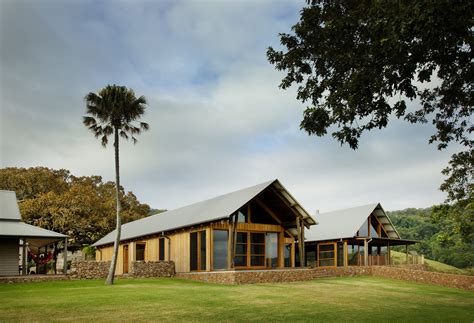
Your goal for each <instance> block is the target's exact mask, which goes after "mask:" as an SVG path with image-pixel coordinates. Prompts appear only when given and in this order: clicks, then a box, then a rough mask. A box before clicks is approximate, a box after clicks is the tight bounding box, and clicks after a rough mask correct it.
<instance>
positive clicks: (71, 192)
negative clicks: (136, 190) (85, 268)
mask: <svg viewBox="0 0 474 323" xmlns="http://www.w3.org/2000/svg"><path fill="white" fill-rule="evenodd" d="M0 189H3V190H12V191H15V192H16V193H17V198H18V199H19V205H20V211H21V215H22V218H23V221H25V222H26V223H29V224H32V225H36V226H39V227H42V228H45V229H48V230H53V231H56V232H60V233H63V234H67V235H69V237H70V240H69V241H70V243H71V245H72V247H73V248H74V247H76V248H81V247H82V246H83V245H88V244H91V243H93V242H95V241H97V240H98V239H100V238H102V237H103V236H104V235H105V234H107V233H109V232H110V231H112V230H113V229H114V227H115V221H114V220H115V219H114V217H115V183H114V182H103V181H102V177H100V176H82V177H76V176H74V175H72V174H71V173H70V172H69V171H68V170H65V169H61V170H54V169H49V168H45V167H32V168H16V167H11V168H3V169H0ZM120 200H121V204H122V217H123V222H124V223H127V222H130V221H134V220H137V219H140V218H143V217H146V216H147V215H148V214H149V212H150V207H149V206H148V205H147V204H142V203H140V201H138V199H137V197H136V196H135V195H134V194H133V193H132V192H127V193H126V192H125V191H124V189H123V187H120Z"/></svg>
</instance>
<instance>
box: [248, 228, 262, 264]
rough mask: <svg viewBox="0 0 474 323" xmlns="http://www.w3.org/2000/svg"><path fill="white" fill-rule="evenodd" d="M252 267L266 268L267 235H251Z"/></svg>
mask: <svg viewBox="0 0 474 323" xmlns="http://www.w3.org/2000/svg"><path fill="white" fill-rule="evenodd" d="M250 266H252V267H264V266H265V234H264V233H250Z"/></svg>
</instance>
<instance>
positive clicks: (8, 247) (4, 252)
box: [0, 238, 20, 276]
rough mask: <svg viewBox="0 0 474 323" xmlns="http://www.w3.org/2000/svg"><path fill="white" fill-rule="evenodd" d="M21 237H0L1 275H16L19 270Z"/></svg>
mask: <svg viewBox="0 0 474 323" xmlns="http://www.w3.org/2000/svg"><path fill="white" fill-rule="evenodd" d="M19 242H20V240H19V238H2V239H0V276H14V275H18V274H19V273H20V272H19V256H20V253H19V249H18V248H19V245H20V243H19Z"/></svg>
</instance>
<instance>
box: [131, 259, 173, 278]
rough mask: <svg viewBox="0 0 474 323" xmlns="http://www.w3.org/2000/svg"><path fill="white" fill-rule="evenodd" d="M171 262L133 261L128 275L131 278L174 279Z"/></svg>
mask: <svg viewBox="0 0 474 323" xmlns="http://www.w3.org/2000/svg"><path fill="white" fill-rule="evenodd" d="M174 275H175V269H174V262H173V261H133V262H132V263H131V268H130V274H129V276H132V277H174Z"/></svg>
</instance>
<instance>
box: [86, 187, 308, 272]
mask: <svg viewBox="0 0 474 323" xmlns="http://www.w3.org/2000/svg"><path fill="white" fill-rule="evenodd" d="M315 223H316V222H315V221H314V220H313V218H312V217H311V216H310V215H309V214H308V212H306V211H305V210H304V208H303V207H302V206H301V205H300V204H299V203H298V202H297V201H296V200H295V199H294V198H293V196H292V195H291V194H290V193H289V192H288V191H287V190H286V189H285V188H284V187H283V185H282V184H281V183H280V181H278V180H272V181H269V182H265V183H262V184H259V185H255V186H252V187H248V188H245V189H242V190H239V191H235V192H232V193H228V194H225V195H221V196H218V197H215V198H212V199H209V200H206V201H202V202H199V203H195V204H192V205H188V206H185V207H182V208H179V209H175V210H171V211H167V212H164V213H160V214H156V215H153V216H149V217H146V218H143V219H140V220H136V221H133V222H130V223H127V224H124V225H122V231H121V240H120V246H119V253H118V258H117V267H116V274H119V275H120V274H126V273H128V272H129V270H130V268H131V263H132V262H135V261H159V260H171V261H173V262H174V263H175V269H176V272H177V273H188V272H194V271H204V272H206V271H207V272H209V271H220V270H229V269H231V270H234V269H272V268H285V267H294V266H295V261H294V255H295V242H296V241H303V240H304V230H305V228H309V226H311V225H313V224H315ZM114 238H115V230H114V231H112V232H110V233H109V234H107V235H106V236H105V237H103V238H102V239H100V240H99V241H97V242H96V243H95V244H94V245H93V246H95V247H96V248H97V251H96V260H97V261H110V260H111V258H112V254H113V242H114ZM300 248H301V252H299V254H300V255H304V244H302V245H301V247H300ZM300 263H304V259H303V258H301V259H300Z"/></svg>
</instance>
